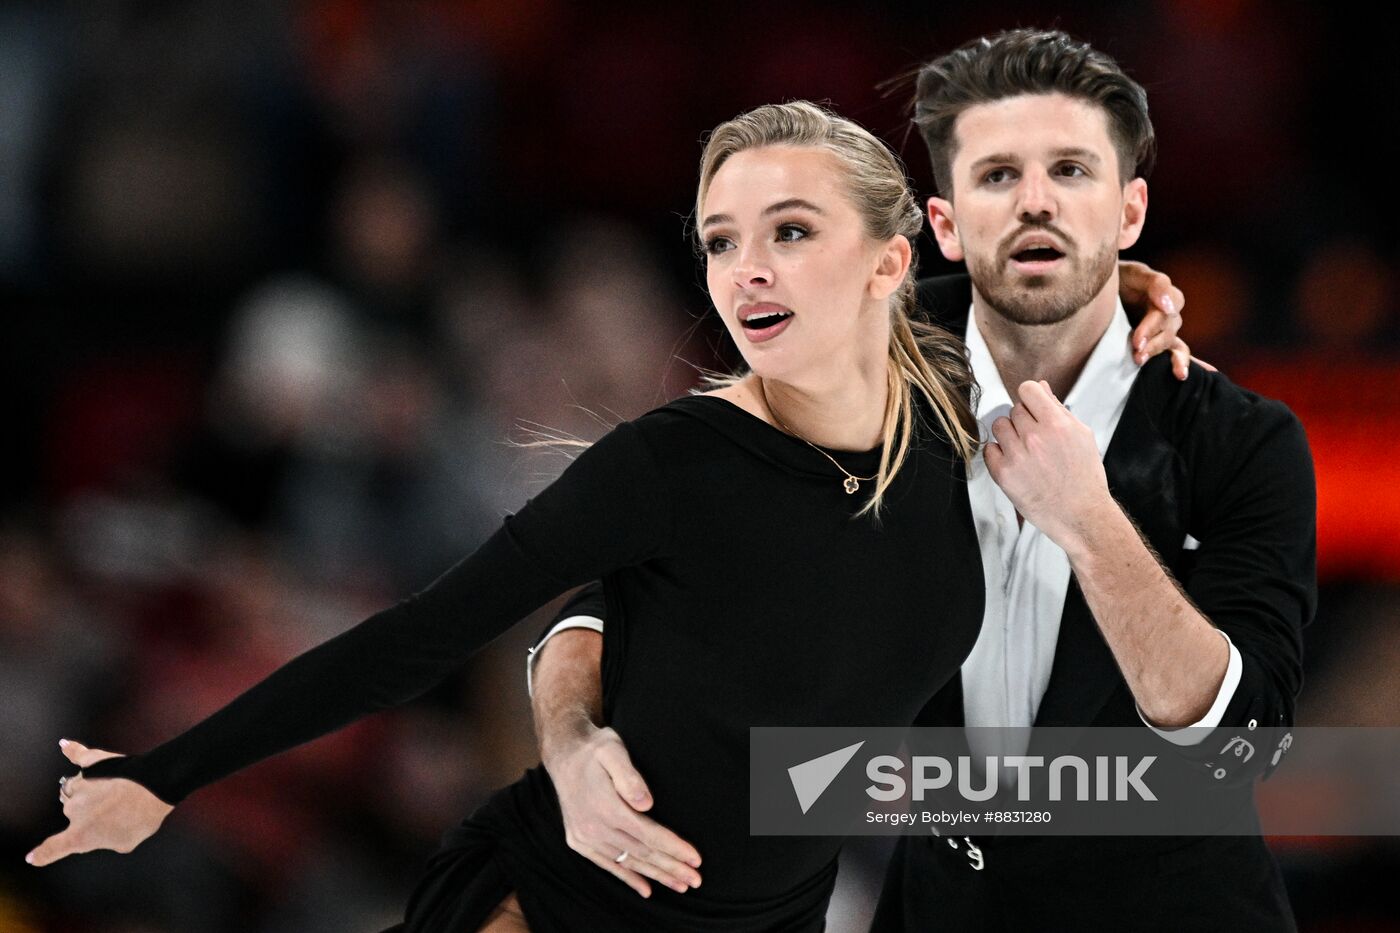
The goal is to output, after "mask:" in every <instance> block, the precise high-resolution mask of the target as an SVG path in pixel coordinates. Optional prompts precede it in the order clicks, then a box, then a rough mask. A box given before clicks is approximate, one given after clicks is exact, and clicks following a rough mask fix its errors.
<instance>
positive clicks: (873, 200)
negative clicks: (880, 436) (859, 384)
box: [695, 101, 978, 515]
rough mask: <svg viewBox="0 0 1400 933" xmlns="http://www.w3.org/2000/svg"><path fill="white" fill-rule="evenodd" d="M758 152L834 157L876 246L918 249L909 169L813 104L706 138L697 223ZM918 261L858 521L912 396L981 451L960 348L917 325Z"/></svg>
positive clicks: (896, 451)
mask: <svg viewBox="0 0 1400 933" xmlns="http://www.w3.org/2000/svg"><path fill="white" fill-rule="evenodd" d="M761 146H815V147H819V148H822V149H826V150H827V151H829V152H831V153H832V154H833V155H835V156H836V158H837V159H838V160H839V161H840V163H841V165H842V166H843V167H844V168H845V169H846V180H847V186H846V187H847V192H846V193H847V194H848V196H849V197H850V199H851V203H853V204H854V205H855V206H856V209H857V211H859V213H860V215H861V218H862V220H863V221H864V223H865V232H866V234H867V235H868V236H870V237H871V238H872V239H874V240H877V241H883V240H888V239H891V238H892V237H894V236H897V235H903V236H904V237H905V238H907V239H908V240H909V247H910V249H911V250H913V249H914V242H915V241H916V240H917V239H918V236H919V234H920V233H921V232H922V231H923V225H924V212H923V210H922V209H921V208H920V207H919V203H918V201H917V200H915V198H914V194H913V192H912V191H911V190H910V188H909V181H908V178H907V177H906V175H905V173H904V166H903V164H902V163H901V162H900V161H899V157H898V156H896V155H895V154H894V152H892V151H891V150H890V148H889V147H888V146H886V145H885V144H884V143H882V142H881V141H880V140H878V139H876V138H875V137H874V136H872V135H871V134H870V133H869V132H868V131H867V130H865V129H864V128H862V127H861V126H859V125H857V124H856V123H853V122H852V121H850V120H847V119H846V118H845V117H839V116H837V115H836V114H834V113H832V112H831V111H829V110H827V109H825V108H823V107H819V106H818V105H816V104H813V103H810V102H808V101H793V102H792V103H787V104H766V105H764V106H762V107H757V108H755V109H753V110H750V111H749V112H748V113H744V114H740V115H739V116H737V117H735V118H734V119H732V120H729V121H727V122H725V123H721V124H720V125H719V126H717V127H715V129H714V131H713V132H712V133H710V136H709V138H708V139H707V140H706V142H705V151H704V153H703V154H702V155H701V157H700V186H699V189H698V190H697V192H696V195H695V216H696V217H697V218H699V217H700V216H701V211H702V209H703V208H702V205H703V204H704V201H705V195H706V193H707V192H708V191H709V189H710V183H711V182H713V181H714V178H715V173H716V172H718V171H719V169H720V166H722V165H724V163H725V162H726V161H728V160H729V157H730V156H733V155H735V154H736V153H739V152H743V151H745V150H746V149H757V148H759V147H761ZM913 269H914V263H913V262H912V261H911V262H910V272H909V274H908V275H906V276H905V279H904V281H903V282H902V283H901V284H900V286H899V289H898V290H897V291H896V292H895V293H894V295H892V296H891V298H890V348H889V367H888V378H889V390H890V391H889V396H888V401H887V403H886V406H885V422H884V451H883V453H882V454H881V455H880V470H879V473H878V474H877V475H876V481H875V492H874V493H873V494H872V495H871V497H870V501H869V502H867V503H866V504H865V506H864V507H863V508H862V509H861V510H860V512H859V513H858V514H861V515H864V514H865V513H867V512H874V513H878V511H879V508H880V504H881V502H882V500H883V498H884V494H885V492H886V490H888V489H889V487H890V483H892V482H893V481H894V477H895V474H896V473H897V472H898V471H899V468H900V467H901V466H902V465H903V464H904V460H905V458H906V457H907V456H908V453H909V446H910V444H911V440H912V437H913V434H914V424H915V412H914V391H915V390H916V389H917V390H918V391H919V392H921V393H922V394H923V395H924V397H925V398H926V399H927V400H928V403H929V406H930V407H931V408H932V410H933V414H934V418H935V419H936V421H937V424H938V427H939V428H940V429H941V430H942V432H943V433H944V434H945V435H946V436H947V437H948V439H949V441H950V442H951V443H952V445H953V449H954V450H956V451H957V452H958V454H959V455H960V456H961V457H962V458H963V461H964V462H968V461H970V460H971V459H972V456H973V454H974V453H975V452H976V450H977V433H978V432H977V422H976V419H975V418H974V417H973V414H972V408H971V406H970V402H969V396H970V393H971V388H972V385H973V380H972V371H971V368H970V367H969V365H968V361H967V356H966V353H965V352H964V348H963V344H962V341H961V340H959V339H958V338H957V337H955V336H953V335H952V334H950V333H948V332H947V331H946V330H943V329H942V328H940V327H935V326H934V325H932V324H928V323H926V322H924V321H922V320H919V319H916V318H915V316H914V314H915V309H916V302H915V291H914V275H913ZM743 378H744V374H743V373H739V374H735V375H732V376H723V377H713V378H710V379H708V380H707V385H708V386H709V387H712V388H713V387H716V386H721V385H732V384H734V383H735V382H738V381H739V380H741V379H743Z"/></svg>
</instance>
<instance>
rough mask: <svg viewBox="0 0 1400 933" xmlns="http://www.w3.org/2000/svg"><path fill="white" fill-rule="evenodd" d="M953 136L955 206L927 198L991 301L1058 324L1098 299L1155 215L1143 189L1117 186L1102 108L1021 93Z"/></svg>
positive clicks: (953, 253)
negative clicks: (1121, 253) (1124, 254)
mask: <svg viewBox="0 0 1400 933" xmlns="http://www.w3.org/2000/svg"><path fill="white" fill-rule="evenodd" d="M954 138H955V140H956V143H957V149H956V154H955V155H954V157H953V164H952V176H953V199H952V200H951V201H945V200H943V199H941V198H930V199H929V203H928V207H929V219H930V220H931V221H932V222H933V229H934V235H935V236H936V237H937V239H938V245H939V248H940V249H941V250H942V251H943V255H944V256H946V257H947V258H949V259H951V260H954V261H957V260H961V259H966V260H967V269H968V273H969V274H970V275H971V277H972V284H973V286H974V287H975V288H976V289H977V292H978V293H979V294H980V295H981V296H982V298H983V299H984V300H985V301H986V302H987V304H988V305H990V306H991V308H992V309H993V310H994V311H996V312H998V313H999V314H1001V315H1002V316H1003V317H1005V318H1007V319H1008V320H1010V321H1012V322H1014V323H1017V324H1023V325H1040V324H1055V323H1058V322H1060V321H1063V320H1065V319H1066V318H1068V317H1070V316H1071V315H1073V314H1074V313H1075V312H1077V311H1078V310H1079V309H1080V308H1082V307H1084V306H1085V305H1087V304H1089V302H1090V301H1091V300H1092V299H1093V298H1094V297H1095V296H1097V295H1099V294H1101V293H1102V292H1103V291H1104V290H1105V288H1106V287H1108V285H1109V282H1110V279H1111V278H1112V276H1113V272H1114V270H1115V269H1116V267H1117V262H1118V251H1119V250H1121V249H1125V248H1127V247H1128V246H1131V245H1132V244H1133V243H1134V242H1136V241H1137V238H1138V234H1139V233H1140V232H1141V230H1142V223H1143V220H1144V219H1145V216H1146V212H1147V184H1146V182H1144V181H1143V180H1142V179H1140V178H1136V179H1133V180H1132V181H1130V182H1129V183H1128V184H1127V185H1123V184H1121V183H1120V182H1119V170H1118V155H1117V152H1116V151H1115V149H1114V147H1113V142H1112V140H1111V138H1110V137H1109V132H1108V114H1107V113H1106V112H1105V111H1104V110H1103V108H1101V107H1099V106H1097V105H1095V104H1092V103H1089V102H1087V101H1083V100H1079V99H1076V98H1072V97H1067V96H1065V95H1063V94H1023V95H1020V96H1018V97H1009V98H1005V99H1003V100H999V101H996V102H994V103H989V104H978V105H976V106H974V107H969V108H968V109H967V110H965V111H963V113H962V114H961V115H960V116H959V117H958V119H957V122H956V123H955V124H954Z"/></svg>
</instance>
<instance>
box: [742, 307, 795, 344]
mask: <svg viewBox="0 0 1400 933" xmlns="http://www.w3.org/2000/svg"><path fill="white" fill-rule="evenodd" d="M791 320H792V312H791V311H789V310H788V309H787V308H784V307H783V306H781V305H774V304H762V305H748V306H746V307H743V308H740V309H739V326H740V327H741V328H743V331H744V336H745V337H747V338H748V339H749V341H750V342H751V343H762V342H763V341H765V340H772V339H773V338H774V337H776V336H778V334H780V333H782V332H783V331H784V330H785V329H786V328H787V326H788V322H789V321H791Z"/></svg>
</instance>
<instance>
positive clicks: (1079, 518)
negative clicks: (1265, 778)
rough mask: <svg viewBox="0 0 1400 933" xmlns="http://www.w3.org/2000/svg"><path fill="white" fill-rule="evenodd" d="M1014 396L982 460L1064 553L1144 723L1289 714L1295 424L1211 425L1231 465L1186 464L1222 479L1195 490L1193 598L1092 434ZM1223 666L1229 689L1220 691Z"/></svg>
mask: <svg viewBox="0 0 1400 933" xmlns="http://www.w3.org/2000/svg"><path fill="white" fill-rule="evenodd" d="M1019 394H1020V398H1021V404H1020V405H1018V406H1016V408H1015V409H1014V410H1013V412H1012V417H1011V418H1009V419H1000V420H999V421H998V422H997V423H996V424H995V425H994V426H993V433H994V435H995V436H996V439H997V443H996V444H991V445H988V448H987V452H986V461H987V467H988V469H989V470H990V471H991V473H992V476H993V479H995V480H996V481H997V482H998V483H999V484H1000V485H1001V486H1002V488H1003V489H1004V490H1005V491H1006V492H1007V495H1008V496H1009V497H1010V498H1011V500H1012V502H1013V503H1014V504H1015V505H1016V507H1017V511H1018V512H1020V513H1021V514H1022V515H1023V516H1024V517H1025V518H1026V520H1028V521H1031V522H1033V523H1034V524H1035V525H1036V526H1037V527H1038V528H1040V529H1041V530H1042V531H1044V532H1045V533H1046V534H1047V535H1048V536H1049V537H1050V538H1051V540H1053V541H1055V543H1056V544H1058V545H1060V547H1062V548H1064V550H1065V552H1066V554H1067V555H1068V556H1069V558H1070V563H1071V566H1072V567H1073V569H1074V572H1075V575H1076V577H1077V579H1078V581H1079V585H1080V588H1081V590H1082V591H1083V593H1084V596H1085V599H1086V601H1087V602H1088V604H1089V608H1090V609H1091V610H1092V612H1093V614H1094V618H1095V620H1096V621H1097V622H1098V625H1099V628H1100V630H1101V632H1102V633H1103V636H1104V639H1105V641H1107V643H1108V645H1109V647H1110V649H1111V650H1112V652H1113V655H1114V658H1115V660H1116V661H1117V662H1118V665H1119V667H1120V669H1121V670H1122V672H1123V675H1124V677H1125V679H1126V680H1127V682H1128V686H1129V688H1130V689H1131V691H1132V693H1133V696H1134V698H1135V699H1136V700H1137V703H1138V706H1139V709H1140V710H1141V711H1142V713H1143V714H1144V716H1145V718H1147V719H1148V720H1150V721H1151V722H1152V723H1155V724H1156V725H1157V726H1159V727H1180V726H1186V725H1191V724H1193V723H1196V722H1198V721H1199V720H1201V719H1202V718H1203V717H1205V716H1206V714H1207V712H1210V713H1211V714H1213V718H1214V722H1213V723H1211V724H1214V723H1219V722H1232V720H1233V717H1235V716H1239V717H1241V719H1240V722H1241V723H1246V720H1245V719H1244V718H1243V717H1244V716H1245V715H1246V712H1245V711H1246V709H1249V710H1255V711H1256V712H1254V713H1250V714H1248V715H1249V716H1250V717H1251V718H1249V719H1248V721H1247V724H1246V725H1245V728H1247V729H1250V730H1252V729H1253V728H1254V727H1255V726H1256V725H1257V722H1258V721H1262V722H1263V723H1265V724H1266V725H1268V726H1277V725H1280V724H1283V723H1285V722H1286V721H1291V716H1292V703H1293V698H1294V697H1295V696H1296V694H1297V691H1298V687H1299V685H1300V682H1301V681H1300V678H1301V674H1300V671H1301V654H1300V653H1301V644H1300V632H1301V627H1302V625H1303V624H1305V623H1306V622H1307V621H1308V619H1309V618H1310V617H1311V613H1312V606H1313V597H1312V596H1311V595H1310V594H1311V593H1313V590H1314V587H1313V586H1312V585H1311V584H1310V582H1309V581H1310V579H1311V577H1312V570H1311V566H1312V565H1311V559H1310V555H1311V554H1312V553H1313V551H1312V547H1311V540H1312V528H1313V524H1312V521H1313V519H1312V514H1313V508H1312V504H1311V503H1312V501H1313V498H1312V497H1313V492H1312V486H1311V460H1310V458H1309V456H1308V452H1307V446H1306V440H1305V439H1303V438H1302V432H1301V429H1298V428H1297V425H1296V421H1292V420H1291V419H1284V418H1272V417H1268V418H1266V419H1265V421H1261V424H1263V426H1264V428H1265V430H1263V431H1262V432H1261V431H1258V430H1253V429H1249V430H1246V429H1244V428H1242V427H1240V426H1235V425H1228V426H1225V427H1223V428H1222V429H1221V430H1225V431H1231V432H1233V433H1231V435H1230V437H1229V439H1228V440H1229V443H1222V444H1217V445H1216V446H1217V447H1219V449H1220V450H1221V451H1224V450H1227V449H1229V450H1231V455H1230V457H1231V459H1232V460H1233V461H1235V462H1232V463H1230V464H1218V463H1217V464H1213V465H1208V466H1207V468H1206V469H1205V470H1202V471H1200V472H1213V473H1217V474H1218V475H1219V476H1220V477H1222V479H1220V481H1219V482H1217V483H1216V484H1215V485H1216V488H1215V489H1214V490H1212V491H1211V493H1210V495H1209V497H1208V499H1209V502H1210V504H1209V508H1210V510H1211V511H1212V513H1213V515H1212V516H1211V521H1210V522H1209V524H1208V527H1207V528H1206V530H1205V531H1204V532H1202V534H1203V537H1204V539H1205V540H1204V542H1203V544H1202V550H1201V552H1200V557H1199V563H1198V572H1197V573H1196V574H1193V575H1192V578H1191V581H1190V584H1189V585H1190V587H1191V590H1192V596H1194V597H1195V599H1196V602H1193V600H1192V598H1190V597H1188V595H1187V594H1186V593H1185V592H1183V590H1182V589H1181V587H1180V586H1179V585H1178V584H1177V582H1176V580H1175V579H1174V578H1173V577H1172V576H1171V575H1170V574H1169V573H1168V572H1167V571H1166V570H1165V569H1164V568H1163V567H1162V565H1161V562H1160V561H1159V560H1158V559H1157V556H1156V555H1155V554H1154V553H1153V552H1152V551H1151V549H1150V548H1149V546H1148V545H1147V543H1146V542H1145V541H1144V540H1143V538H1142V536H1141V534H1140V533H1139V532H1138V530H1137V529H1136V527H1135V526H1134V525H1133V524H1132V522H1131V521H1130V520H1129V519H1128V517H1127V516H1126V515H1125V514H1124V513H1123V511H1122V509H1121V508H1120V507H1119V506H1118V504H1117V503H1116V502H1114V501H1113V499H1112V497H1111V496H1110V494H1109V491H1108V485H1107V480H1106V477H1105V476H1104V472H1103V465H1102V463H1101V461H1100V460H1099V457H1098V451H1097V448H1096V447H1095V444H1094V439H1093V434H1092V432H1091V431H1090V430H1089V429H1088V428H1087V427H1086V426H1085V425H1083V424H1082V423H1080V422H1079V421H1078V420H1077V419H1075V418H1074V417H1073V415H1071V414H1070V413H1069V412H1068V410H1066V409H1065V408H1064V406H1062V405H1061V404H1060V403H1059V402H1058V400H1056V399H1055V398H1054V396H1053V395H1052V394H1051V393H1050V392H1049V390H1048V387H1046V386H1044V385H1043V384H1041V383H1023V384H1022V385H1021V386H1020V389H1019ZM1265 422H1266V423H1265ZM1275 422H1276V423H1275ZM1198 493H1201V494H1202V498H1207V497H1206V496H1205V495H1204V493H1205V490H1198ZM1198 603H1199V604H1200V605H1201V606H1203V607H1205V610H1206V611H1205V612H1203V611H1202V610H1201V609H1198V608H1197V604H1198ZM1207 612H1208V613H1209V617H1207V614H1206V613H1207ZM1222 633H1225V634H1227V635H1228V636H1229V638H1230V640H1229V641H1228V642H1227V641H1226V639H1224V638H1222V637H1221V634H1222ZM1227 670H1231V671H1233V673H1234V677H1235V679H1236V680H1237V681H1238V682H1239V685H1240V686H1239V689H1230V690H1222V689H1221V687H1222V682H1223V681H1225V679H1226V673H1227ZM1202 731H1204V730H1202ZM1256 741H1257V739H1256ZM1268 760H1269V758H1268V755H1267V753H1265V754H1264V755H1261V756H1260V757H1259V759H1258V761H1256V762H1255V764H1256V765H1261V763H1262V762H1265V761H1268ZM1250 770H1252V771H1254V772H1256V773H1257V772H1258V771H1260V770H1262V765H1261V766H1260V767H1257V768H1253V769H1250Z"/></svg>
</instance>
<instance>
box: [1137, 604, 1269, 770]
mask: <svg viewBox="0 0 1400 933" xmlns="http://www.w3.org/2000/svg"><path fill="white" fill-rule="evenodd" d="M1216 631H1217V632H1220V637H1221V638H1223V639H1225V644H1227V645H1229V646H1230V661H1229V663H1228V664H1226V665H1225V677H1224V679H1223V680H1221V681H1220V691H1219V692H1218V693H1216V695H1215V702H1214V703H1212V704H1211V707H1210V709H1208V710H1206V714H1205V715H1204V716H1202V717H1201V718H1200V721H1199V722H1193V723H1192V724H1191V725H1189V726H1181V727H1179V728H1176V729H1159V728H1157V727H1156V726H1154V725H1152V723H1150V722H1148V721H1147V717H1146V716H1144V715H1142V707H1140V706H1138V705H1137V704H1136V703H1134V704H1133V706H1134V707H1136V709H1137V714H1138V718H1139V719H1141V720H1142V722H1143V725H1145V726H1147V728H1149V729H1151V730H1152V731H1153V732H1155V733H1157V734H1158V735H1160V736H1161V737H1162V738H1164V739H1166V740H1167V741H1168V742H1170V743H1172V744H1173V745H1180V746H1183V747H1184V746H1189V745H1199V744H1201V743H1202V742H1204V741H1205V738H1206V736H1207V735H1209V734H1210V730H1212V729H1214V728H1215V727H1216V726H1218V725H1220V720H1221V718H1222V717H1224V715H1225V708H1226V707H1228V706H1229V705H1230V701H1231V700H1233V699H1234V698H1235V689H1236V688H1237V687H1239V685H1240V670H1241V668H1242V666H1243V662H1241V661H1240V651H1239V649H1238V648H1236V647H1235V643H1234V642H1232V641H1231V640H1230V636H1229V635H1226V634H1225V633H1224V632H1223V631H1221V630H1220V629H1216Z"/></svg>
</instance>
